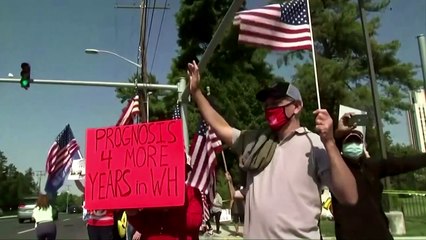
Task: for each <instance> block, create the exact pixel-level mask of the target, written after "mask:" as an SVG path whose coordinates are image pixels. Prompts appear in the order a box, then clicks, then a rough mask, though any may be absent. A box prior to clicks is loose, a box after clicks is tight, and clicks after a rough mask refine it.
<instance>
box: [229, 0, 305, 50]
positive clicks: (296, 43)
mask: <svg viewBox="0 0 426 240" xmlns="http://www.w3.org/2000/svg"><path fill="white" fill-rule="evenodd" d="M307 1H308V0H290V1H287V2H284V3H281V4H271V5H267V6H264V7H262V8H256V9H251V10H245V11H241V12H238V13H237V15H236V16H235V18H234V24H235V25H239V28H240V32H239V36H238V41H239V42H241V43H246V44H250V45H254V46H263V47H268V48H271V49H272V50H278V51H282V50H301V49H307V50H310V49H311V44H312V38H311V33H310V25H309V14H310V13H309V12H308V5H307V4H308V3H307Z"/></svg>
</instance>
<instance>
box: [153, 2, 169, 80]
mask: <svg viewBox="0 0 426 240" xmlns="http://www.w3.org/2000/svg"><path fill="white" fill-rule="evenodd" d="M167 1H168V0H166V2H165V3H164V9H163V15H162V16H161V22H160V27H159V29H158V35H157V41H156V43H155V49H154V55H153V57H152V64H151V69H150V71H149V72H152V69H153V68H154V65H155V56H156V55H157V48H158V42H159V40H160V35H161V29H162V27H163V21H164V15H165V13H166V6H167Z"/></svg>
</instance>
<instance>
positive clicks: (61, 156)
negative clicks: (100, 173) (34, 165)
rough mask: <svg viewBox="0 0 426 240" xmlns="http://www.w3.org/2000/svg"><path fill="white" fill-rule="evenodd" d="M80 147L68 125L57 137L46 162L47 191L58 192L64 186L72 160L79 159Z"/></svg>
mask: <svg viewBox="0 0 426 240" xmlns="http://www.w3.org/2000/svg"><path fill="white" fill-rule="evenodd" d="M79 148H80V147H79V145H78V143H77V140H76V139H75V138H74V134H73V132H72V130H71V127H70V125H69V124H67V125H66V126H65V128H64V130H62V132H60V133H59V135H58V136H57V137H56V140H55V141H54V142H53V144H52V146H51V147H50V149H49V152H48V154H47V160H46V172H47V174H48V177H47V181H46V186H45V191H46V192H51V193H52V192H57V191H58V189H59V188H60V187H62V185H63V184H64V180H65V178H66V176H67V175H68V173H69V171H70V168H71V165H72V160H73V158H74V157H76V158H79V157H80V156H79V152H78V151H79Z"/></svg>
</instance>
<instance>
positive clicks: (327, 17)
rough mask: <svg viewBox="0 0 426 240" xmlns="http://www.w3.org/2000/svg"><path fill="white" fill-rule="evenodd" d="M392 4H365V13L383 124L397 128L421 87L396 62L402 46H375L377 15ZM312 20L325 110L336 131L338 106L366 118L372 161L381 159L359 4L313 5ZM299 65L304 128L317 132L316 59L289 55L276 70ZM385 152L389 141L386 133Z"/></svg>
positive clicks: (318, 0)
mask: <svg viewBox="0 0 426 240" xmlns="http://www.w3.org/2000/svg"><path fill="white" fill-rule="evenodd" d="M276 2H281V1H276ZM389 2H390V1H389V0H368V1H364V6H363V8H364V10H365V12H366V14H367V15H368V16H369V17H368V19H369V21H368V23H367V24H366V25H367V29H368V34H369V37H370V41H371V48H372V55H373V60H374V68H375V72H376V80H377V84H378V89H379V96H378V98H379V101H380V102H379V104H380V108H381V115H382V118H383V119H382V120H384V121H385V122H387V123H390V124H395V123H397V121H396V119H395V115H396V114H400V113H401V111H404V110H408V109H409V101H406V100H407V98H408V93H409V91H412V90H415V89H417V88H418V87H419V86H420V81H418V80H416V79H414V76H415V71H414V67H415V66H414V65H413V64H411V63H404V62H401V61H400V60H399V59H398V58H397V57H396V55H397V52H398V50H399V48H400V43H399V42H398V41H396V40H394V41H390V42H387V43H379V42H378V41H377V38H376V37H377V31H378V29H379V27H380V18H379V15H378V14H377V13H378V12H380V11H385V10H386V7H387V6H388V5H389ZM310 4H311V17H312V25H313V34H314V40H315V52H316V63H317V73H318V82H319V91H320V97H321V108H325V109H327V110H328V112H329V113H330V115H331V116H332V118H333V120H334V123H335V125H336V124H337V122H338V111H339V105H341V104H342V105H346V106H350V107H354V108H358V109H361V110H365V111H367V112H368V114H369V116H370V120H369V122H370V124H369V125H368V126H367V136H366V137H367V143H368V144H369V147H368V150H369V152H370V154H371V156H372V157H380V150H379V145H378V142H379V141H378V136H377V131H376V124H375V114H374V107H373V98H372V93H371V85H370V78H369V65H368V58H367V53H366V46H365V40H364V33H363V29H362V26H361V22H360V15H359V11H358V3H357V1H350V0H338V1H335V0H311V1H310ZM294 59H298V60H299V62H300V63H299V64H296V65H295V68H296V74H295V75H294V76H293V82H294V84H295V85H296V86H298V87H299V89H300V91H301V93H302V96H303V98H304V112H303V114H302V117H301V121H302V124H303V125H305V126H307V127H309V128H310V129H313V127H314V124H315V123H314V117H315V116H313V114H312V112H313V111H314V110H315V109H317V108H318V106H317V96H316V88H315V81H314V72H313V65H312V54H311V52H308V51H297V52H294V51H293V52H287V53H284V54H283V55H282V58H281V59H279V60H278V62H277V64H278V66H280V65H282V64H289V63H291V60H294ZM385 134H386V136H385V141H386V146H388V147H389V146H390V144H391V138H390V137H389V133H385Z"/></svg>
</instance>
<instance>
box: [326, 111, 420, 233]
mask: <svg viewBox="0 0 426 240" xmlns="http://www.w3.org/2000/svg"><path fill="white" fill-rule="evenodd" d="M352 115H353V114H352V113H347V114H345V115H343V117H342V118H341V119H340V120H339V123H338V127H337V129H336V131H335V136H336V141H337V143H338V146H339V148H340V150H341V154H342V156H343V159H344V160H345V162H346V164H347V166H348V167H349V169H350V170H351V172H352V174H353V175H354V177H355V180H356V183H357V187H358V193H359V200H358V202H357V203H356V204H355V205H354V206H344V205H342V204H341V203H340V202H339V201H337V200H336V198H335V196H334V195H332V206H333V215H334V221H335V234H336V239H338V240H341V239H344V240H351V239H354V240H355V239H366V240H368V239H381V240H392V239H393V236H392V234H391V233H390V232H389V221H388V218H387V217H386V215H385V212H384V210H383V207H382V194H383V184H382V183H381V179H382V178H385V177H389V176H395V175H398V174H402V173H407V172H410V171H414V170H417V169H420V168H423V167H426V154H425V153H419V154H414V155H407V156H403V157H394V156H391V155H390V154H388V155H389V156H388V158H387V159H372V158H370V155H369V153H368V152H367V150H366V143H365V141H364V139H365V138H364V135H363V133H361V132H360V131H357V130H356V129H355V127H356V126H350V125H349V124H348V123H349V119H350V118H351V116H352Z"/></svg>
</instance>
